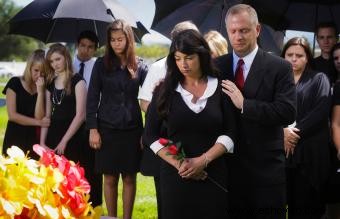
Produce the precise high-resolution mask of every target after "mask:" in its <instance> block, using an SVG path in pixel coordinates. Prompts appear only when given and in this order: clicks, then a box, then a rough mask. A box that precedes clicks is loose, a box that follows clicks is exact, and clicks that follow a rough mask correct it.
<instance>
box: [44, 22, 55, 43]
mask: <svg viewBox="0 0 340 219" xmlns="http://www.w3.org/2000/svg"><path fill="white" fill-rule="evenodd" d="M56 22H57V19H54V21H53V25H52V28H51V29H50V32H48V35H47V38H46V40H45V43H48V42H49V40H50V38H51V35H52V32H53V30H54V27H55V23H56Z"/></svg>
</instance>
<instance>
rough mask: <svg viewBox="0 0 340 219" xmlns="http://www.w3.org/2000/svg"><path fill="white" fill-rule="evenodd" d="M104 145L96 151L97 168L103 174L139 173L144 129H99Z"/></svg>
mask: <svg viewBox="0 0 340 219" xmlns="http://www.w3.org/2000/svg"><path fill="white" fill-rule="evenodd" d="M99 133H100V137H101V140H102V145H101V147H100V149H99V150H97V151H96V161H95V168H96V171H97V172H98V173H102V174H119V173H128V174H131V173H137V172H138V171H139V167H140V158H141V146H140V139H141V135H142V129H140V128H136V129H130V130H117V129H111V128H106V127H101V128H99Z"/></svg>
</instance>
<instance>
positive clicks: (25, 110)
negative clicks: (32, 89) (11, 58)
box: [2, 77, 39, 158]
mask: <svg viewBox="0 0 340 219" xmlns="http://www.w3.org/2000/svg"><path fill="white" fill-rule="evenodd" d="M8 88H10V89H12V90H13V91H14V92H15V94H16V110H17V113H20V114H22V115H25V116H28V117H32V118H34V110H35V103H36V101H37V94H36V93H35V94H33V95H32V94H30V93H29V92H27V91H26V90H25V88H24V87H23V86H22V83H21V81H20V78H19V77H13V78H11V79H10V80H9V81H8V83H7V85H6V86H5V88H4V90H3V91H2V93H3V94H6V92H7V89H8ZM37 128H38V127H36V126H25V125H20V124H17V123H15V122H12V121H8V123H7V128H6V133H5V138H4V143H3V147H2V151H3V153H5V152H6V150H7V148H9V147H11V146H12V145H16V146H18V147H19V148H21V149H22V150H23V151H24V152H25V153H26V152H27V151H30V157H32V158H37V155H36V154H35V153H34V152H33V149H32V146H33V145H34V144H38V143H39V138H38V136H37V131H36V130H37Z"/></svg>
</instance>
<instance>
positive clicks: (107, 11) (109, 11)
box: [106, 8, 116, 20]
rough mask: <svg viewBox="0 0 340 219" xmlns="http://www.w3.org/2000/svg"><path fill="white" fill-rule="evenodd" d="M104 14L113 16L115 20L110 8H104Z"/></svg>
mask: <svg viewBox="0 0 340 219" xmlns="http://www.w3.org/2000/svg"><path fill="white" fill-rule="evenodd" d="M106 14H109V15H111V16H112V18H113V19H114V20H116V18H115V16H114V15H113V14H112V11H111V9H110V8H108V9H106Z"/></svg>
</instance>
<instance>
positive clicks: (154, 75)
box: [138, 57, 166, 102]
mask: <svg viewBox="0 0 340 219" xmlns="http://www.w3.org/2000/svg"><path fill="white" fill-rule="evenodd" d="M165 75H166V57H164V58H162V59H160V60H158V61H156V62H154V63H153V64H152V65H151V66H150V68H149V71H148V74H147V75H146V78H145V80H144V83H143V86H142V88H141V89H140V90H139V94H138V99H140V100H146V101H149V102H151V99H152V95H153V90H154V89H155V87H156V85H157V84H158V83H159V82H160V81H161V80H163V79H164V78H165Z"/></svg>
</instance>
